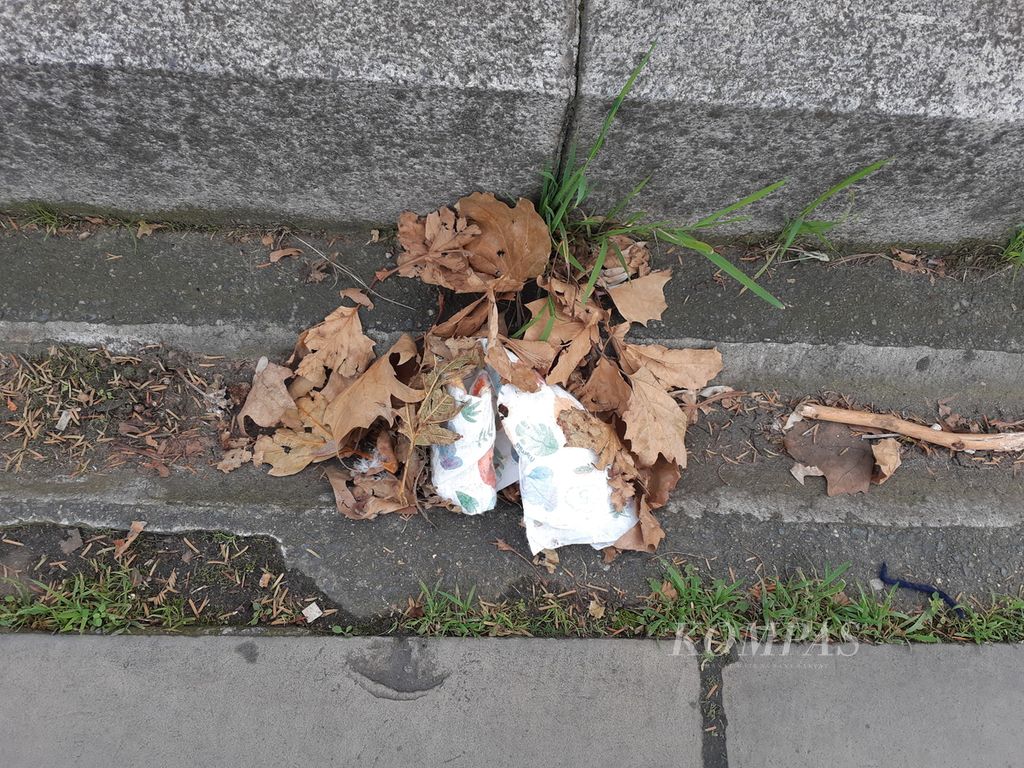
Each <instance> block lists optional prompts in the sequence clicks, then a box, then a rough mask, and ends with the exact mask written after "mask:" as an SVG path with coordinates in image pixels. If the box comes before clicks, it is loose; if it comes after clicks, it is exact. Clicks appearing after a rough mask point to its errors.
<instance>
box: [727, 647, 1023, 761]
mask: <svg viewBox="0 0 1024 768" xmlns="http://www.w3.org/2000/svg"><path fill="white" fill-rule="evenodd" d="M779 651H780V647H778V646H776V647H774V648H773V652H774V653H773V655H772V656H763V655H762V656H748V655H741V656H740V659H739V661H738V662H737V663H735V664H731V665H729V666H727V667H726V668H725V670H724V672H723V680H724V684H723V690H724V698H723V704H724V708H725V713H726V717H727V718H728V720H729V732H728V752H729V766H730V768H819V766H822V765H829V766H835V767H836V768H882V766H901V767H906V768H912V767H916V766H921V767H922V768H923V767H924V766H928V768H944V767H945V766H948V768H962V767H963V766H965V765H984V766H986V767H987V768H1016V767H1017V766H1020V765H1021V764H1022V761H1024V733H1022V732H1021V728H1020V725H1021V712H1022V711H1024V687H1022V686H1021V681H1022V680H1024V647H1021V646H982V647H965V646H942V647H931V646H920V645H916V646H911V647H867V646H861V647H860V648H856V649H854V648H853V647H849V646H847V647H844V648H842V649H839V648H835V647H833V648H831V649H830V651H829V653H828V655H825V656H822V655H820V652H821V648H820V646H818V647H807V646H804V647H798V646H793V647H792V648H791V649H790V653H789V654H788V655H785V656H783V655H779ZM840 652H842V653H844V654H853V655H840Z"/></svg>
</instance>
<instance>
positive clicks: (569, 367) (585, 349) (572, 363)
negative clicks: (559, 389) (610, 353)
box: [547, 325, 601, 384]
mask: <svg viewBox="0 0 1024 768" xmlns="http://www.w3.org/2000/svg"><path fill="white" fill-rule="evenodd" d="M600 340H601V333H600V331H598V329H597V325H589V326H584V327H583V329H582V330H581V331H580V333H579V335H578V336H577V337H576V338H575V339H573V340H572V341H571V342H569V346H568V347H566V348H565V349H564V350H563V351H562V353H561V355H559V357H558V363H557V364H556V365H555V367H554V369H552V371H551V373H549V374H548V377H547V382H548V384H565V383H566V382H567V381H568V380H569V376H570V375H571V374H572V372H573V371H575V370H576V369H577V368H578V367H579V366H580V364H581V363H582V362H583V361H584V360H585V359H586V358H587V356H588V355H589V354H590V351H591V350H592V349H593V348H594V344H596V343H597V342H599V341H600Z"/></svg>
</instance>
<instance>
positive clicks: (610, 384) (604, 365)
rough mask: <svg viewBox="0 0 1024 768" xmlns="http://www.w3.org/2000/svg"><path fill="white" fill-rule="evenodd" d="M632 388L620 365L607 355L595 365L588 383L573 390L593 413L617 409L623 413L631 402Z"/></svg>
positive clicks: (584, 405)
mask: <svg viewBox="0 0 1024 768" xmlns="http://www.w3.org/2000/svg"><path fill="white" fill-rule="evenodd" d="M631 392H632V390H631V389H630V388H629V385H628V384H627V383H626V380H625V379H623V378H622V372H621V371H620V370H619V367H618V366H617V365H615V363H613V362H612V361H611V360H609V359H608V358H606V357H602V358H601V359H600V360H598V361H597V365H595V366H594V372H593V373H591V374H590V378H589V379H587V383H586V384H584V385H583V386H582V387H580V388H579V389H577V390H576V391H574V392H573V394H574V395H575V396H576V397H577V399H579V401H580V402H581V403H583V407H584V408H586V409H587V410H588V411H590V412H591V413H603V412H606V411H616V412H618V413H622V412H623V411H624V410H625V409H626V404H627V403H628V402H629V396H630V393H631Z"/></svg>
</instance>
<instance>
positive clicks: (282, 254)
mask: <svg viewBox="0 0 1024 768" xmlns="http://www.w3.org/2000/svg"><path fill="white" fill-rule="evenodd" d="M301 255H302V251H301V250H299V249H298V248H278V249H277V250H276V251H271V252H270V263H271V264H276V263H277V262H279V261H280V260H281V259H287V258H289V257H295V256H301Z"/></svg>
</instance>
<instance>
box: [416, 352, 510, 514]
mask: <svg viewBox="0 0 1024 768" xmlns="http://www.w3.org/2000/svg"><path fill="white" fill-rule="evenodd" d="M448 393H449V394H450V395H451V396H452V397H454V398H455V400H456V402H459V403H464V405H463V407H462V410H461V411H460V412H459V413H458V414H457V415H456V416H455V418H454V419H452V420H451V421H449V422H448V423H447V424H446V425H445V426H446V427H447V428H448V429H450V430H452V431H453V432H455V433H457V434H459V435H461V436H462V437H461V439H459V440H456V441H455V442H454V443H452V444H451V445H435V446H433V448H432V450H431V452H430V463H431V471H432V472H433V479H434V488H435V490H436V491H437V493H438V495H439V496H441V497H442V498H445V499H447V500H448V501H450V502H452V503H453V504H458V505H459V506H460V507H462V511H463V512H465V513H466V514H467V515H479V514H482V513H483V512H487V511H488V510H491V509H494V506H495V504H497V502H498V491H497V487H498V483H497V478H496V476H495V466H494V465H495V462H494V440H495V420H494V390H493V389H492V387H491V381H490V379H489V378H488V376H487V373H486V372H484V371H480V372H478V373H477V374H476V376H475V377H474V378H473V380H472V381H471V383H470V385H469V391H468V392H467V391H466V388H465V387H459V386H457V385H452V386H449V387H448ZM513 482H514V481H513ZM507 484H508V483H506V485H507ZM502 487H504V486H502Z"/></svg>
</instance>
